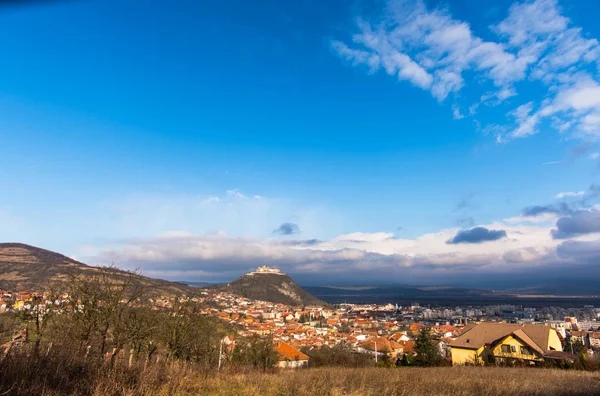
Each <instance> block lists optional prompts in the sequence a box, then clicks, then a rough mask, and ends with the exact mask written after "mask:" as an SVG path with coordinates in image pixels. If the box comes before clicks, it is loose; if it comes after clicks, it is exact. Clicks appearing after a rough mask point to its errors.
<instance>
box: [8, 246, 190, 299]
mask: <svg viewBox="0 0 600 396" xmlns="http://www.w3.org/2000/svg"><path fill="white" fill-rule="evenodd" d="M101 271H105V272H106V273H108V275H109V277H110V278H113V279H118V278H120V277H123V276H126V275H127V274H129V273H128V272H127V271H124V270H121V269H118V268H114V267H94V266H90V265H87V264H84V263H82V262H79V261H77V260H75V259H72V258H70V257H67V256H65V255H63V254H60V253H56V252H54V251H51V250H47V249H43V248H39V247H36V246H32V245H27V244H24V243H18V242H4V243H0V289H6V290H13V291H47V290H50V289H52V288H58V289H60V288H62V287H66V284H67V282H68V281H69V280H70V277H71V276H72V275H75V276H87V275H89V276H93V275H95V274H99V273H100V272H101ZM134 280H135V282H137V283H139V284H140V285H142V286H145V287H148V288H149V290H152V293H154V294H158V293H164V294H191V293H193V288H192V287H191V286H188V285H186V284H183V283H178V282H171V281H167V280H163V279H154V278H148V277H146V276H143V275H140V274H134Z"/></svg>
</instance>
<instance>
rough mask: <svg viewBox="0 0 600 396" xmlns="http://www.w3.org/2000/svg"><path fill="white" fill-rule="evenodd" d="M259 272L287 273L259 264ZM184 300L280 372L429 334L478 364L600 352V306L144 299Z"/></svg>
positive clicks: (62, 301)
mask: <svg viewBox="0 0 600 396" xmlns="http://www.w3.org/2000/svg"><path fill="white" fill-rule="evenodd" d="M253 273H254V274H255V275H256V274H265V273H267V274H270V273H273V274H281V272H280V271H279V270H277V269H275V268H269V267H259V268H257V269H256V271H254V272H253ZM180 302H189V303H195V304H198V307H199V314H201V315H210V316H214V317H217V318H219V319H220V320H222V321H224V322H225V323H228V324H230V325H232V328H235V329H237V334H236V335H235V337H234V336H231V338H227V340H225V341H224V342H223V349H224V351H226V350H228V349H232V348H233V343H235V340H237V339H238V338H244V337H252V336H256V335H258V336H261V337H268V338H270V339H272V340H273V342H274V344H275V345H276V347H277V349H278V351H279V352H280V356H281V360H279V362H278V366H280V367H298V366H301V365H304V364H307V361H308V360H307V359H308V357H307V356H306V355H305V354H303V353H302V352H301V350H302V349H303V348H308V349H312V348H321V347H329V346H338V345H339V346H343V347H344V348H348V349H351V350H354V351H356V352H360V353H365V354H370V355H372V356H373V358H374V359H375V357H376V356H377V358H378V359H379V358H381V357H383V356H384V355H387V356H389V357H391V358H393V359H401V358H402V357H403V356H404V355H405V354H409V355H414V354H415V349H414V348H415V338H416V336H417V335H418V334H419V333H420V331H421V330H422V329H426V330H428V331H429V333H430V334H431V336H432V338H433V339H434V344H435V345H436V347H437V348H438V349H439V351H440V354H441V355H442V357H444V358H447V360H448V361H449V362H450V361H451V362H452V363H454V364H466V363H468V362H471V361H472V360H475V361H477V362H480V363H482V364H499V363H500V362H501V361H503V360H507V359H519V360H522V361H526V362H531V363H532V364H536V363H538V362H541V361H544V360H547V359H563V358H568V357H569V355H567V354H565V353H568V352H570V350H569V349H568V348H565V350H564V351H563V348H562V344H565V343H575V342H580V343H581V344H582V345H584V346H585V347H586V348H587V349H588V353H600V321H599V320H600V309H599V308H595V307H593V306H586V307H583V308H560V307H542V308H534V307H522V306H516V305H484V306H467V305H465V306H446V307H443V306H437V307H433V306H426V305H420V304H416V303H415V304H411V305H410V306H398V305H396V304H385V305H376V304H360V305H359V304H339V305H336V306H328V307H317V306H314V307H310V306H307V307H301V306H289V305H285V304H277V303H272V302H267V301H259V300H251V299H248V298H244V297H240V296H238V295H235V294H231V293H227V292H223V291H218V290H216V289H198V295H197V296H195V297H186V296H180V297H175V296H167V295H164V296H158V297H153V298H148V299H147V300H145V301H139V304H140V305H141V304H144V305H150V306H151V307H152V309H156V310H159V309H171V308H173V307H174V306H176V305H177V303H180ZM80 308H81V307H80V305H79V302H73V301H71V299H70V298H69V296H68V295H67V294H65V293H63V294H60V295H50V294H48V293H37V292H35V291H19V292H14V291H8V290H4V291H1V290H0V312H8V311H11V312H18V311H27V310H30V311H37V312H39V313H40V316H41V317H43V315H44V314H45V313H46V312H48V310H53V311H55V312H60V311H63V310H71V309H80Z"/></svg>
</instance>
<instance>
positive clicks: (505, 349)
mask: <svg viewBox="0 0 600 396" xmlns="http://www.w3.org/2000/svg"><path fill="white" fill-rule="evenodd" d="M501 349H502V353H511V348H510V345H507V344H502V346H501Z"/></svg>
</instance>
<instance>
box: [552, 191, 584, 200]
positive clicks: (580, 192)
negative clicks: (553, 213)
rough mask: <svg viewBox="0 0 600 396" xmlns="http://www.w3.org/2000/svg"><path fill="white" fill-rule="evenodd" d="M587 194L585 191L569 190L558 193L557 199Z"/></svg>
mask: <svg viewBox="0 0 600 396" xmlns="http://www.w3.org/2000/svg"><path fill="white" fill-rule="evenodd" d="M584 195H585V191H577V192H574V191H567V192H561V193H558V194H556V199H563V198H567V197H583V196H584Z"/></svg>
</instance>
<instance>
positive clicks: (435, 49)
mask: <svg viewBox="0 0 600 396" xmlns="http://www.w3.org/2000/svg"><path fill="white" fill-rule="evenodd" d="M490 30H491V31H492V33H494V34H495V39H494V40H484V39H482V38H481V37H479V36H478V35H477V34H475V32H474V31H473V30H472V28H471V26H470V25H469V23H468V22H467V21H461V20H458V19H456V18H454V17H453V16H452V15H451V13H450V12H449V11H448V10H447V9H443V8H436V9H429V8H428V7H427V6H426V5H425V3H424V2H423V1H422V0H417V1H408V0H389V1H388V2H387V5H386V7H385V10H384V11H383V12H382V13H381V15H380V17H379V18H377V19H374V20H368V21H367V20H365V19H362V18H358V19H357V23H356V31H355V32H354V33H353V34H352V35H351V39H349V40H339V39H336V40H333V41H332V42H331V47H332V49H333V51H334V52H335V53H336V54H337V55H338V56H340V57H341V58H343V59H345V60H346V61H348V62H349V63H350V64H351V65H354V66H363V67H367V69H368V70H369V72H370V73H374V72H376V71H378V70H384V71H385V72H386V73H387V74H389V75H390V76H394V77H396V78H397V79H399V80H406V81H409V82H410V83H412V84H413V85H415V86H417V87H419V88H421V89H424V90H427V91H429V92H430V93H431V94H432V95H433V96H434V97H435V98H436V99H437V100H438V101H440V102H443V101H445V100H447V99H448V97H449V96H451V100H452V102H454V103H453V104H452V107H451V108H452V113H453V118H454V119H461V118H463V117H464V114H463V113H462V112H461V111H460V108H461V107H464V108H468V109H469V115H471V116H473V115H474V114H475V112H476V110H477V107H478V105H479V104H480V103H485V104H488V105H493V106H496V105H498V104H500V103H503V102H505V101H506V100H507V99H509V98H511V103H517V104H518V103H519V101H520V102H521V103H520V104H518V105H517V106H516V107H513V108H512V109H511V110H510V111H508V116H507V118H506V119H504V120H498V122H497V123H496V124H493V123H492V124H490V125H488V127H485V128H484V129H486V130H493V131H495V133H496V135H497V140H498V141H506V140H509V139H514V138H521V137H526V136H530V135H533V134H536V133H538V132H539V131H540V127H541V125H545V124H546V123H547V124H549V126H550V127H552V128H554V129H555V130H557V131H559V132H561V133H570V134H572V135H574V136H577V137H581V138H589V137H590V136H592V137H594V138H595V137H596V136H600V85H599V84H598V81H597V80H596V79H595V77H594V75H596V72H597V68H598V67H599V65H600V44H599V43H598V40H596V39H595V38H586V37H585V35H584V32H583V29H582V28H581V27H577V26H572V23H571V21H570V20H569V18H567V17H565V16H564V15H563V14H562V9H561V7H560V6H559V4H558V2H557V1H556V0H533V1H521V2H515V3H514V4H513V5H512V6H511V7H510V8H509V10H508V16H507V17H506V18H505V19H504V20H501V21H498V22H497V23H496V24H494V25H492V26H490ZM492 37H493V36H492ZM467 78H471V80H470V81H468V80H467ZM486 81H487V82H488V84H486V83H485V82H486ZM516 83H527V84H537V86H538V87H540V86H541V87H542V88H543V89H545V92H546V93H545V95H544V97H543V99H542V100H541V101H538V100H523V99H521V100H519V99H518V98H516V97H517V95H518V91H517V85H516ZM468 84H471V85H472V86H474V87H477V88H479V89H480V90H482V91H483V93H482V94H481V95H480V98H479V103H478V102H475V103H470V104H468V103H467V104H464V105H462V106H461V105H459V104H458V103H457V102H459V101H461V100H464V99H463V96H462V95H458V93H459V91H461V90H462V89H463V88H464V87H465V86H466V85H468Z"/></svg>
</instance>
